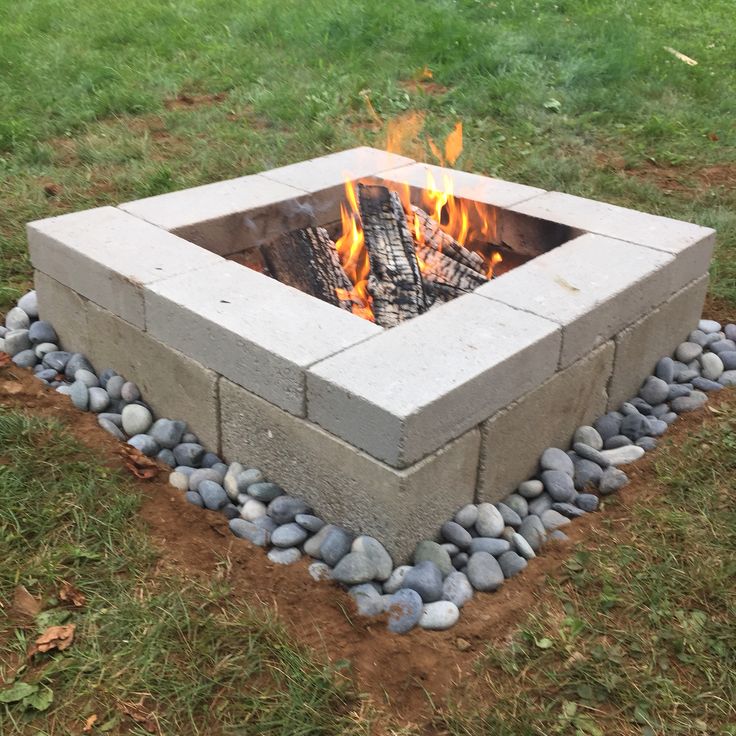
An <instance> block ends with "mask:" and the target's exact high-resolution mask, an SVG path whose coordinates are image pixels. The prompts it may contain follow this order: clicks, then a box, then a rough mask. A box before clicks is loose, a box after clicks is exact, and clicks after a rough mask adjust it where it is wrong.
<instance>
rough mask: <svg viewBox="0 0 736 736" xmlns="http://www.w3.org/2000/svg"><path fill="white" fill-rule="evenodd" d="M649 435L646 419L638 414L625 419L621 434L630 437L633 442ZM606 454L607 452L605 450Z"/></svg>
mask: <svg viewBox="0 0 736 736" xmlns="http://www.w3.org/2000/svg"><path fill="white" fill-rule="evenodd" d="M646 433H647V420H646V417H645V416H643V415H642V414H639V412H637V413H636V414H629V415H628V416H625V417H624V420H623V421H622V422H621V434H622V435H624V437H628V438H629V439H630V440H631V441H632V442H636V440H638V439H639V437H643V436H644V435H645V434H646ZM603 452H604V453H605V452H606V451H605V450H603Z"/></svg>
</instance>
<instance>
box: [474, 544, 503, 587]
mask: <svg viewBox="0 0 736 736" xmlns="http://www.w3.org/2000/svg"><path fill="white" fill-rule="evenodd" d="M466 575H467V576H468V580H469V581H470V584H471V585H472V586H473V587H474V588H475V589H476V590H480V591H486V592H488V591H493V590H496V589H497V588H499V587H500V586H501V585H502V584H503V580H504V577H503V571H502V570H501V567H500V566H499V564H498V561H497V560H496V558H495V557H493V556H492V555H489V554H488V552H475V553H473V554H472V555H471V556H470V559H469V560H468V567H467V572H466Z"/></svg>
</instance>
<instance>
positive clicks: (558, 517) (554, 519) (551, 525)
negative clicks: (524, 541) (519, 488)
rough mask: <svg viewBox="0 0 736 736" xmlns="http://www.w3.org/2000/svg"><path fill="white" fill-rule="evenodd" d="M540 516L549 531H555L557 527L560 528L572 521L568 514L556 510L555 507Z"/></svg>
mask: <svg viewBox="0 0 736 736" xmlns="http://www.w3.org/2000/svg"><path fill="white" fill-rule="evenodd" d="M540 518H541V519H542V524H543V525H544V528H545V529H546V530H547V531H554V530H555V529H558V528H559V527H561V526H567V524H569V523H570V519H568V518H567V516H565V515H564V514H561V513H560V512H559V511H555V510H554V509H547V510H546V511H545V512H544V513H543V514H542V516H541V517H540Z"/></svg>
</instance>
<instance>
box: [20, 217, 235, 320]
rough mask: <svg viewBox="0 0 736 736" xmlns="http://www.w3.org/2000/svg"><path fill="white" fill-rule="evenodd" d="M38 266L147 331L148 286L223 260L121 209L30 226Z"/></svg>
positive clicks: (39, 221) (29, 240)
mask: <svg viewBox="0 0 736 736" xmlns="http://www.w3.org/2000/svg"><path fill="white" fill-rule="evenodd" d="M27 232H28V246H29V250H30V253H31V261H32V263H33V266H34V267H35V268H36V269H38V270H39V271H42V272H44V273H46V274H50V275H51V276H53V278H54V279H56V280H57V281H59V282H60V283H62V284H63V285H64V286H68V287H69V288H70V289H72V290H73V291H76V292H77V293H78V294H81V295H82V296H84V297H86V298H87V299H89V300H90V301H93V302H95V303H96V304H98V305H100V306H102V307H105V308H107V309H109V310H110V311H111V312H113V314H116V315H118V316H119V317H122V318H123V319H124V320H126V321H128V322H130V323H131V324H134V325H136V326H137V327H141V328H142V327H143V326H144V325H145V317H144V308H143V287H144V286H145V285H147V284H152V283H155V282H156V281H160V280H162V279H166V278H169V277H171V276H176V275H177V274H182V273H186V272H187V271H196V270H197V269H201V268H205V267H207V266H213V265H216V264H218V263H221V262H222V258H220V257H219V256H216V255H214V254H213V253H210V252H209V251H207V250H204V249H203V248H200V247H199V246H197V245H194V244H193V243H190V242H188V241H186V240H184V239H182V238H179V237H177V236H176V235H172V234H171V233H168V232H166V231H165V230H161V229H160V228H158V227H155V226H154V225H151V224H149V223H147V222H144V221H143V220H141V219H139V218H137V217H133V216H132V215H130V214H128V213H126V212H123V211H121V210H119V209H117V208H115V207H99V208H96V209H91V210H84V211H83V212H75V213H72V214H68V215H60V216H58V217H50V218H48V219H45V220H37V221H36V222H31V223H29V224H28V225H27Z"/></svg>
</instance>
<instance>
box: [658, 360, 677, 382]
mask: <svg viewBox="0 0 736 736" xmlns="http://www.w3.org/2000/svg"><path fill="white" fill-rule="evenodd" d="M654 375H655V376H656V377H657V378H661V379H662V380H663V381H664V382H665V383H672V382H673V381H674V380H675V361H674V360H672V358H670V357H669V356H665V357H664V358H660V359H659V361H657V365H656V367H655V368H654Z"/></svg>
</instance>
